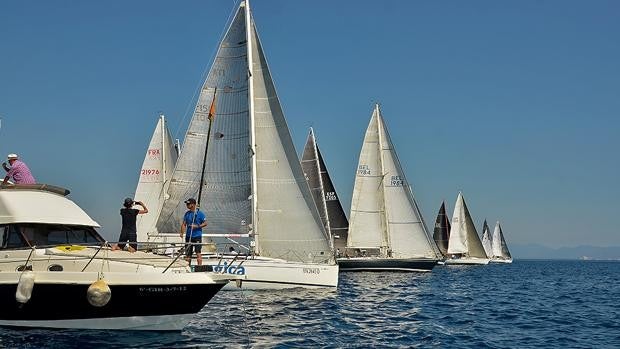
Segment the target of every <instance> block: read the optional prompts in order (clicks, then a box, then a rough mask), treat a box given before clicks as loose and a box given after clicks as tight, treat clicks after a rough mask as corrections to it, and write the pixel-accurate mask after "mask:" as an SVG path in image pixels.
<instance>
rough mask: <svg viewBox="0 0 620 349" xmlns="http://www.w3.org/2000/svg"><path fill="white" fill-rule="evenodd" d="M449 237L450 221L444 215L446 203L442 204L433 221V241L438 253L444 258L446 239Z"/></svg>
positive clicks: (446, 249)
mask: <svg viewBox="0 0 620 349" xmlns="http://www.w3.org/2000/svg"><path fill="white" fill-rule="evenodd" d="M449 237H450V219H449V218H448V215H447V214H446V203H445V202H442V203H441V207H440V208H439V213H437V219H436V220H435V229H434V231H433V239H434V240H435V243H436V244H437V248H439V252H441V254H442V255H443V256H444V257H446V256H447V255H448V239H449Z"/></svg>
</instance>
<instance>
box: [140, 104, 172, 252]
mask: <svg viewBox="0 0 620 349" xmlns="http://www.w3.org/2000/svg"><path fill="white" fill-rule="evenodd" d="M177 156H178V153H177V148H176V147H175V144H174V141H173V139H172V137H171V136H170V132H169V131H168V127H167V126H166V121H165V117H164V116H163V115H160V116H159V120H158V121H157V125H156V126H155V130H154V131H153V136H152V137H151V141H150V143H149V147H148V149H147V151H146V155H145V156H144V162H143V163H142V168H141V169H140V177H139V180H138V186H137V187H136V195H135V196H134V200H136V201H142V202H143V203H144V204H145V205H146V207H147V208H148V209H149V213H148V214H142V215H138V217H137V220H136V227H137V229H138V241H140V242H153V241H156V240H157V239H156V237H157V236H158V235H159V234H158V231H157V229H156V228H155V223H156V220H157V216H158V214H159V211H160V210H161V208H162V204H163V202H164V200H165V199H166V191H167V189H168V185H169V184H170V177H171V176H172V171H173V169H174V165H175V163H176V160H177ZM174 237H177V239H178V236H177V235H176V234H175V235H174ZM157 241H158V242H159V241H161V242H163V241H162V240H161V239H160V240H157Z"/></svg>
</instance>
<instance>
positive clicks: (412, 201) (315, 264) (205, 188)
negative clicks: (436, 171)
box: [0, 0, 512, 330]
mask: <svg viewBox="0 0 620 349" xmlns="http://www.w3.org/2000/svg"><path fill="white" fill-rule="evenodd" d="M386 119H387V118H386V117H384V115H383V113H382V110H381V105H379V104H378V103H376V104H374V106H373V107H372V113H371V117H370V121H369V123H368V126H367V129H366V132H365V134H364V136H363V137H361V140H362V145H361V149H360V153H359V157H358V165H357V168H356V169H355V171H352V173H351V174H352V175H353V176H352V177H353V181H354V186H353V195H352V200H351V205H350V212H349V215H348V217H347V214H346V212H345V209H344V208H343V205H342V203H341V201H340V196H339V195H338V193H337V190H336V188H335V186H334V181H333V180H332V177H331V175H330V173H329V171H328V168H327V164H326V161H325V158H324V156H323V154H324V153H323V152H322V151H321V150H320V149H319V145H318V142H317V137H316V135H315V132H314V130H313V129H312V128H311V129H310V131H309V134H308V138H307V141H306V144H305V147H304V149H303V153H302V154H301V157H298V154H297V151H296V149H295V146H294V142H293V138H292V136H291V132H290V129H289V127H288V124H287V120H286V117H285V114H284V111H283V108H282V106H281V103H280V99H279V97H278V94H277V92H276V88H275V83H274V81H273V79H272V75H271V71H270V68H269V66H268V64H267V56H266V54H265V52H264V50H263V47H262V44H261V40H260V38H259V34H258V31H257V28H256V25H255V21H254V17H253V14H252V11H251V9H250V5H249V2H248V0H245V1H241V2H240V3H239V4H238V5H237V8H236V11H235V14H234V16H233V17H232V19H231V20H230V22H229V25H228V27H227V29H226V32H225V34H224V36H223V37H222V39H221V41H220V42H219V45H218V48H217V53H216V57H215V60H214V62H213V63H212V65H211V68H210V70H209V73H208V75H207V76H206V78H205V80H204V81H203V83H202V85H201V87H200V92H199V95H198V98H197V101H196V105H195V108H194V110H193V113H192V117H191V120H190V122H189V125H188V127H187V129H186V130H185V137H184V139H183V143H182V144H180V143H179V142H178V141H175V140H174V139H173V137H172V136H171V133H170V132H169V130H168V127H167V123H166V118H165V116H164V115H159V117H158V120H157V123H156V125H155V128H154V131H153V134H152V137H151V139H150V140H149V142H148V146H147V149H146V152H145V153H144V160H143V163H142V167H141V169H140V173H139V176H138V181H137V186H136V190H135V195H134V197H135V199H136V200H140V201H142V202H143V203H145V204H146V205H147V206H148V207H149V212H150V213H149V214H146V215H141V216H140V217H138V218H137V221H136V225H137V236H138V243H139V244H141V247H140V251H138V252H135V251H131V252H125V251H122V252H116V251H115V250H113V249H111V248H110V246H109V244H108V242H107V241H105V240H104V239H103V238H102V237H101V236H99V235H98V233H97V232H96V231H95V228H97V227H98V224H97V223H96V222H95V221H93V220H92V219H91V218H90V217H89V216H88V215H87V214H86V213H85V212H84V211H82V209H81V208H79V207H78V206H77V205H76V204H75V203H73V202H72V201H71V200H70V199H68V198H66V196H67V195H68V194H69V192H68V190H65V189H62V188H56V187H51V186H48V185H45V184H42V185H32V186H21V187H20V186H9V187H3V188H0V189H2V190H1V191H0V203H2V205H0V206H1V207H0V211H2V212H0V213H1V215H0V216H1V217H2V220H3V223H2V224H4V225H6V226H7V227H8V228H6V229H5V231H4V232H3V233H2V234H4V239H3V241H5V242H4V246H3V248H4V249H6V250H7V251H6V259H7V260H8V262H7V263H9V265H10V268H9V269H10V270H8V271H7V270H4V271H3V270H0V290H3V291H4V293H5V294H9V293H11V297H8V298H7V297H4V299H3V303H2V304H3V309H7V311H5V313H6V314H3V315H2V316H0V325H7V326H33V327H56V328H58V327H60V328H91V329H140V330H144V329H151V330H180V329H182V328H183V327H184V326H185V325H187V323H188V322H189V321H190V320H191V318H192V317H193V316H194V314H196V313H197V312H198V311H200V310H201V309H202V308H203V307H204V306H205V304H206V303H207V302H208V301H209V300H210V299H211V298H212V297H213V296H214V295H215V294H216V293H217V292H218V291H219V290H220V289H231V288H234V287H239V286H241V287H244V288H245V289H287V288H297V287H303V288H332V289H333V288H336V287H337V286H338V278H339V272H356V271H372V272H401V271H405V272H430V271H432V270H433V269H434V268H435V267H436V266H437V265H441V264H445V265H463V264H464V265H485V264H489V263H512V256H511V254H510V252H509V249H508V246H507V243H506V239H505V237H504V233H503V230H502V227H501V225H500V222H499V221H498V222H497V223H496V225H495V228H494V230H493V232H492V233H491V230H490V228H489V226H488V224H487V221H486V220H485V221H484V224H483V228H482V238H480V236H479V235H478V232H477V230H476V227H475V224H474V221H473V219H472V216H471V214H470V211H469V209H468V206H467V204H466V203H465V198H464V196H463V193H462V192H459V193H458V196H457V199H456V203H455V206H454V211H453V214H452V216H451V218H450V216H449V215H448V212H447V208H446V203H445V202H442V204H441V207H440V209H439V212H438V215H437V217H436V220H435V225H434V229H433V231H432V232H431V230H429V228H428V226H427V224H426V222H425V220H424V218H423V216H422V213H421V210H420V208H419V204H418V202H417V200H416V198H415V196H414V190H413V184H412V182H411V181H410V180H409V179H408V175H407V174H406V173H405V170H404V167H403V165H402V164H401V160H400V158H399V156H398V153H397V151H396V147H395V145H394V142H393V140H392V138H391V136H390V133H389V131H388V126H387V120H386ZM328 151H331V150H328ZM190 197H196V198H197V201H198V204H199V206H200V210H201V211H203V212H204V213H205V214H206V216H207V220H208V225H207V226H206V227H205V231H204V234H203V236H204V237H206V238H207V239H208V241H203V242H205V248H204V249H203V252H202V254H201V257H202V260H203V261H204V264H206V268H198V269H200V270H198V269H196V268H192V264H193V263H192V261H191V260H190V261H189V263H187V262H186V261H185V260H184V259H183V258H179V257H180V256H182V251H183V249H182V248H183V247H184V244H185V243H186V242H185V241H184V240H183V239H182V238H181V237H180V236H179V225H180V222H181V220H182V217H183V213H184V208H185V206H184V202H185V200H186V199H187V198H190ZM32 198H36V199H38V201H39V202H41V203H43V204H44V205H42V209H41V212H43V213H45V212H51V213H50V214H48V215H43V217H48V218H45V219H44V218H41V215H33V214H32V213H31V212H26V211H24V208H23V207H26V205H25V204H23V203H25V202H28V201H29V200H31V199H32ZM20 204H21V205H20ZM49 217H53V218H49ZM33 225H35V226H37V227H38V228H40V229H39V230H41V231H43V233H41V232H38V233H37V234H38V235H37V236H36V238H37V239H44V241H45V243H43V244H42V246H38V247H37V246H36V245H37V244H36V243H34V240H32V239H34V237H35V236H34V235H33V234H34V233H31V235H33V236H32V237H28V236H27V235H28V234H26V233H22V234H21V236H22V237H21V238H20V236H19V234H18V232H19V231H20V229H22V228H24V227H30V226H33ZM60 226H62V229H65V230H67V229H68V230H67V232H66V237H65V238H63V239H61V240H57V238H54V236H55V235H54V234H55V233H56V230H58V229H60V228H58V227H60ZM67 227H70V228H67ZM24 229H25V228H24ZM29 229H30V228H29ZM24 231H26V230H24ZM63 232H64V230H63ZM20 239H21V240H20ZM30 240H32V241H30ZM84 243H86V245H85V246H82V245H84ZM11 244H12V245H11ZM113 251H114V252H113ZM104 268H107V269H105V271H106V273H105V278H104V273H103V271H104ZM58 271H64V273H58ZM35 274H36V277H37V279H36V280H35ZM35 281H36V283H37V286H35ZM46 284H49V285H47V286H46V287H48V289H51V290H54V292H52V293H54V294H59V295H61V294H64V296H65V298H61V299H60V300H61V301H63V302H60V303H58V302H55V301H56V300H54V299H52V298H50V296H49V295H45V292H40V291H39V292H37V293H34V295H32V292H33V289H34V287H37V289H39V288H41V285H46ZM16 288H17V290H18V292H17V294H16V300H17V303H16V302H15V301H14V299H13V298H15V297H12V295H13V291H14V289H16ZM91 288H94V289H96V290H95V292H91ZM97 288H100V289H97ZM128 288H129V289H131V290H132V292H130V293H128V295H127V294H125V295H124V294H123V290H126V289H128ZM134 289H135V290H134ZM7 290H8V291H7ZM101 290H104V291H105V292H103V293H104V296H106V294H105V293H106V292H107V298H106V297H104V298H103V300H104V301H101V300H99V298H100V297H101V292H100V291H101ZM134 291H135V292H134ZM112 292H113V293H114V294H115V298H110V297H111V296H110V295H111V293H112ZM52 293H50V294H52ZM91 293H93V294H95V296H93V295H91ZM145 295H147V296H148V297H151V298H149V299H151V301H152V302H153V304H154V303H157V304H158V307H152V306H151V305H152V304H147V302H146V301H145V299H147V297H145ZM179 295H181V296H183V297H185V298H188V299H190V298H191V299H192V301H191V302H186V303H187V304H185V305H184V306H183V307H179V306H178V305H175V303H176V302H177V300H178V297H177V296H179ZM190 296H191V297H190ZM97 297H99V298H97ZM110 299H112V300H110ZM64 302H66V304H68V306H64V305H63V303H64ZM108 302H110V303H109V305H107V304H108ZM58 304H60V305H58ZM61 305H62V306H61ZM106 305H107V307H106ZM132 306H133V308H135V309H130V310H126V309H127V308H132ZM39 308H41V309H47V310H50V313H51V314H53V316H50V317H49V318H47V317H46V318H45V319H43V320H41V319H40V317H39V315H38V314H37V309H39ZM99 308H101V309H103V310H104V311H99V310H97V309H99ZM33 320H36V321H35V322H32V321H33Z"/></svg>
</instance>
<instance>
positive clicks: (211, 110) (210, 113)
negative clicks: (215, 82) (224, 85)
mask: <svg viewBox="0 0 620 349" xmlns="http://www.w3.org/2000/svg"><path fill="white" fill-rule="evenodd" d="M216 93H217V87H216V88H215V91H213V100H212V101H211V108H209V120H211V121H213V119H215V94H216Z"/></svg>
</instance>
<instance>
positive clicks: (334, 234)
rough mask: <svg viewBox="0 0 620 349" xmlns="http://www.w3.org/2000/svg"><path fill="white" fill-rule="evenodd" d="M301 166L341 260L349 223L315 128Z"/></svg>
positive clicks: (305, 149) (311, 133)
mask: <svg viewBox="0 0 620 349" xmlns="http://www.w3.org/2000/svg"><path fill="white" fill-rule="evenodd" d="M301 167H302V169H303V170H304V174H305V176H306V179H307V180H308V185H309V186H310V191H311V192H312V197H313V199H314V203H315V204H316V206H317V208H318V210H319V214H320V216H321V221H322V222H323V225H324V226H325V229H326V230H327V233H328V234H329V236H330V237H331V239H332V243H333V248H334V252H335V254H336V257H340V256H341V255H342V254H344V251H345V249H346V247H347V236H348V231H349V221H348V220H347V216H346V215H345V213H344V210H343V209H342V205H341V204H340V199H339V198H338V194H337V193H336V189H335V188H334V184H333V182H332V180H331V177H330V176H329V172H328V171H327V167H326V166H325V161H324V160H323V156H322V155H321V151H320V150H319V146H318V144H317V142H316V138H315V136H314V130H313V129H312V127H311V128H310V133H309V134H308V139H307V140H306V146H305V147H304V153H303V154H302V157H301Z"/></svg>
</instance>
